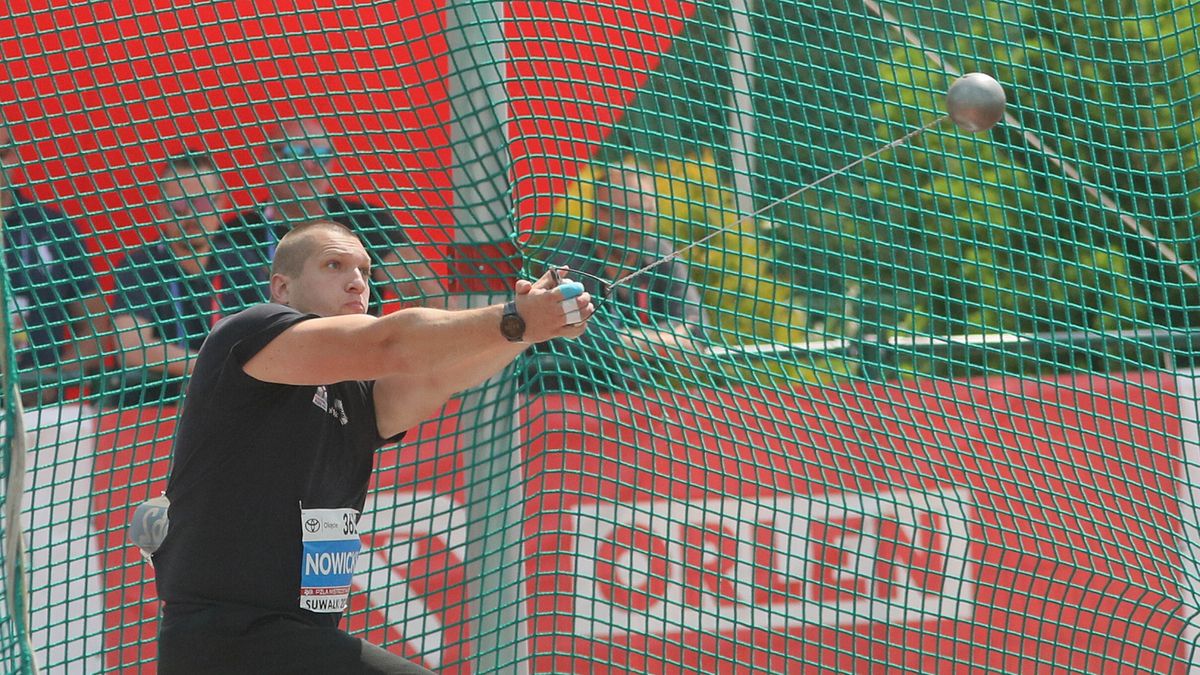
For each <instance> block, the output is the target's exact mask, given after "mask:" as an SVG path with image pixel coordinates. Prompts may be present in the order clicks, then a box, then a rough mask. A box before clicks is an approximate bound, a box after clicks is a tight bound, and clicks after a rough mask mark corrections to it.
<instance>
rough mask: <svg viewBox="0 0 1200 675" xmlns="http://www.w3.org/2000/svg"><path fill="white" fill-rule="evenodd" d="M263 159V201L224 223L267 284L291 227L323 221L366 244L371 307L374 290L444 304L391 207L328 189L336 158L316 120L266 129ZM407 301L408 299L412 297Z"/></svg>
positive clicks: (374, 302) (376, 303)
mask: <svg viewBox="0 0 1200 675" xmlns="http://www.w3.org/2000/svg"><path fill="white" fill-rule="evenodd" d="M263 161H264V164H265V169H264V172H263V173H264V177H265V179H266V181H267V188H268V191H269V197H268V201H267V203H265V204H263V205H261V206H259V207H257V208H255V209H252V210H250V211H245V212H242V213H239V214H237V215H236V216H234V217H233V218H231V219H230V220H229V221H228V222H227V223H226V225H225V227H226V231H227V232H228V234H229V237H230V239H231V240H232V241H233V242H234V243H235V244H236V245H238V246H241V247H247V248H249V249H252V250H256V251H258V255H259V257H260V258H261V260H262V263H263V265H262V272H261V280H262V282H263V283H264V284H265V283H266V280H267V271H266V270H267V268H268V267H269V265H270V261H271V260H272V258H273V257H274V255H275V246H276V245H277V244H278V242H279V239H280V238H281V237H283V235H284V234H286V233H287V232H288V230H290V229H291V228H292V227H295V226H296V225H299V224H301V223H305V222H310V221H314V220H322V219H324V220H332V221H334V222H336V223H339V224H341V225H344V226H346V227H348V228H350V229H351V230H352V231H354V232H355V233H357V234H358V235H359V236H360V237H361V238H362V239H363V241H364V242H365V243H366V246H367V251H368V253H369V254H370V255H371V266H372V268H373V272H372V276H373V278H374V280H375V282H376V284H374V285H372V301H371V305H372V307H373V308H374V309H376V310H377V309H378V307H379V305H380V300H381V298H380V297H378V295H377V294H376V292H375V291H376V289H377V288H383V289H386V290H387V291H389V292H391V293H392V294H394V295H395V296H396V297H398V298H400V299H402V300H404V299H405V298H406V295H409V294H411V293H414V292H416V293H419V294H420V296H419V297H418V300H419V302H417V303H415V304H420V305H423V306H439V305H441V306H444V305H445V290H444V289H443V288H442V285H441V282H440V281H438V279H437V277H436V276H434V275H433V274H432V273H431V272H430V270H429V267H428V265H427V264H426V263H425V261H424V260H423V259H421V256H420V253H419V251H417V250H416V249H415V248H414V247H412V246H411V242H410V241H409V239H408V237H407V236H406V235H405V233H404V230H403V227H402V226H401V225H400V223H399V221H397V220H396V218H395V216H393V215H392V213H391V212H390V211H388V210H387V209H383V208H379V207H376V206H372V205H369V204H366V203H364V202H361V201H357V200H354V199H349V198H346V197H342V196H338V195H335V194H333V179H332V176H333V172H334V170H335V169H336V167H337V162H338V156H337V152H336V151H335V150H334V147H333V144H332V143H331V142H330V140H329V132H328V131H327V130H326V129H325V127H324V125H323V124H322V123H321V122H320V120H317V119H313V118H304V119H297V120H289V121H287V122H283V123H281V124H280V125H278V126H277V127H275V128H274V129H272V130H271V131H270V132H269V133H268V134H267V145H266V149H265V153H264V156H263ZM263 290H264V295H263V296H262V297H261V298H259V299H260V300H262V301H266V300H267V297H266V296H265V285H264V287H263ZM409 300H410V304H412V303H411V300H412V298H411V297H410V298H409ZM372 313H376V312H372Z"/></svg>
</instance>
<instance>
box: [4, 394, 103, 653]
mask: <svg viewBox="0 0 1200 675" xmlns="http://www.w3.org/2000/svg"><path fill="white" fill-rule="evenodd" d="M24 418H25V430H26V436H27V444H28V458H27V461H26V474H27V475H26V479H25V494H24V496H23V498H22V500H21V515H22V519H23V521H24V522H23V523H22V526H23V528H24V530H25V532H26V533H27V535H28V539H27V543H28V544H27V545H28V552H29V556H28V568H27V570H28V573H27V579H28V586H29V607H30V632H31V641H32V644H33V648H34V652H35V657H36V659H37V663H38V665H39V667H40V668H41V669H42V672H47V673H67V672H69V673H72V674H74V673H99V672H102V671H103V670H104V661H103V655H102V652H103V648H104V644H103V635H104V572H103V565H102V563H101V550H102V549H101V543H100V541H99V540H98V538H97V537H96V536H94V533H93V531H92V512H91V503H92V466H93V460H94V457H95V452H96V413H95V410H94V409H92V408H89V407H86V406H81V405H75V404H67V405H60V406H49V407H45V408H33V409H30V410H27V411H25V416H24Z"/></svg>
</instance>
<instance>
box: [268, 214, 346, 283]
mask: <svg viewBox="0 0 1200 675" xmlns="http://www.w3.org/2000/svg"><path fill="white" fill-rule="evenodd" d="M328 232H333V233H336V234H341V235H344V236H347V237H350V238H352V239H355V240H357V239H358V236H357V235H355V234H354V233H353V232H351V231H350V229H349V228H347V227H346V226H345V225H342V224H340V223H335V222H333V221H332V220H317V221H313V222H311V223H303V224H301V225H297V226H296V227H294V228H292V230H291V231H290V232H288V233H287V234H285V235H283V238H282V239H280V240H279V246H278V247H276V249H275V259H274V260H272V261H271V274H282V275H283V276H285V277H293V278H294V277H298V276H300V272H301V271H302V270H303V269H304V263H305V262H307V261H308V259H309V258H310V257H312V254H313V252H315V251H316V250H317V246H318V245H319V244H320V243H321V237H319V236H318V235H320V234H324V233H328Z"/></svg>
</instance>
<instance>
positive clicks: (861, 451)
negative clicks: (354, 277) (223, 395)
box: [0, 0, 1200, 674]
mask: <svg viewBox="0 0 1200 675" xmlns="http://www.w3.org/2000/svg"><path fill="white" fill-rule="evenodd" d="M1198 21H1200V3H1197V2H1193V1H1191V0H1186V1H1185V0H1086V1H1085V0H1062V1H1061V2H1053V3H1047V2H1040V3H1039V2H1031V1H1027V0H970V1H967V2H962V1H957V2H956V1H952V0H898V1H889V2H883V1H877V0H728V1H726V0H721V1H720V2H716V3H712V2H706V1H700V2H697V1H693V0H632V1H631V2H609V1H608V0H596V1H593V0H582V1H580V0H562V1H550V2H533V1H524V0H512V1H510V2H499V1H497V2H480V1H476V0H447V1H446V2H434V1H430V0H420V1H418V2H414V3H384V2H367V1H358V2H341V3H294V2H276V3H271V4H270V5H267V4H263V3H221V2H215V3H208V2H195V3H173V2H136V3H132V4H129V3H126V4H124V5H122V4H121V3H61V2H44V1H35V2H16V3H12V4H11V5H10V6H8V7H6V9H5V10H4V11H2V12H0V62H2V64H3V71H4V72H5V73H6V74H7V76H6V77H5V78H4V79H3V81H0V117H2V120H3V126H2V127H0V160H2V162H3V170H2V171H0V195H3V197H2V199H0V212H2V214H3V223H4V224H3V229H4V236H3V255H2V256H0V259H2V260H3V264H4V270H3V271H4V274H3V275H0V278H3V280H4V281H3V285H2V287H0V289H2V291H3V297H4V301H5V307H6V309H7V311H6V312H5V314H4V316H5V324H4V327H5V330H4V335H5V340H4V341H3V354H2V355H0V356H2V358H0V364H2V365H3V372H4V375H5V377H4V380H3V388H2V389H0V400H2V401H3V403H4V405H3V410H4V413H3V420H4V432H3V438H4V446H3V448H2V449H0V451H2V453H3V454H2V457H0V459H2V461H0V479H2V480H0V500H2V501H3V504H2V506H3V509H2V510H0V530H2V533H3V541H4V546H3V548H2V549H0V552H2V558H0V562H2V563H3V564H2V565H0V597H2V598H3V599H4V602H3V603H0V670H3V671H4V672H35V671H45V672H70V673H76V672H88V673H91V672H101V671H104V672H109V671H112V672H155V671H156V655H157V642H156V637H157V632H158V626H159V613H160V611H161V602H160V600H159V598H158V592H157V589H156V585H155V576H154V568H153V566H152V565H151V564H150V562H149V560H148V558H147V556H146V555H145V554H144V553H143V551H142V550H140V549H139V548H138V547H137V546H135V545H134V544H133V543H131V541H130V532H131V530H130V526H131V525H133V526H134V528H135V530H137V528H139V527H140V528H141V529H140V530H137V531H138V532H141V534H143V535H144V534H145V532H146V529H147V528H149V529H151V530H153V529H154V527H164V526H165V527H168V528H169V525H164V523H162V522H161V521H153V522H151V521H149V520H146V521H145V522H139V518H142V517H143V516H144V514H143V513H141V512H137V511H135V509H137V507H138V506H139V505H141V504H143V503H144V502H146V501H147V500H149V499H151V498H155V497H157V496H160V495H161V494H162V493H163V491H164V490H165V488H166V483H167V476H168V474H169V472H170V470H171V468H172V452H171V451H172V443H173V441H174V438H175V431H176V424H177V421H178V420H179V416H180V414H181V411H182V409H183V401H184V399H185V396H186V392H187V387H188V383H189V381H190V379H189V378H190V377H191V373H192V369H193V368H194V367H195V365H196V359H197V355H198V353H199V352H200V349H201V345H202V344H203V343H204V339H205V337H206V336H207V335H208V334H209V332H210V331H211V330H212V328H213V326H215V325H217V324H218V322H219V321H221V320H223V319H225V318H227V317H230V316H232V315H234V314H236V313H238V312H240V311H242V310H243V309H245V308H247V307H250V306H252V305H254V304H257V303H261V302H268V301H270V300H271V298H272V297H273V295H272V293H273V292H277V291H278V289H276V288H275V287H274V286H273V285H272V278H273V277H272V275H271V268H270V265H271V260H272V258H273V255H274V251H275V248H276V246H277V244H278V241H279V238H280V237H282V236H283V235H284V234H285V233H286V232H287V231H289V230H290V229H291V228H292V227H295V226H296V225H298V224H300V223H303V222H308V221H311V220H317V219H325V220H334V221H336V222H339V223H342V224H344V225H346V226H347V227H349V228H350V229H351V230H353V231H354V232H355V233H356V234H357V235H359V237H360V239H361V240H362V242H363V244H364V247H365V249H366V250H367V251H368V253H369V257H370V258H371V262H372V268H371V270H370V272H369V276H370V284H371V292H370V299H369V303H368V304H369V306H368V307H365V308H363V309H364V310H365V311H367V312H369V313H371V314H375V315H380V316H390V315H392V314H395V313H397V312H409V313H410V314H412V315H414V316H416V315H420V316H424V317H426V318H429V317H433V316H434V315H433V314H430V313H429V312H431V311H448V312H462V311H464V310H465V309H467V308H471V307H482V306H490V305H495V304H499V303H504V302H506V301H507V300H508V299H509V298H510V297H511V296H512V295H513V293H514V283H515V282H516V281H517V280H518V279H529V280H538V279H542V281H541V282H539V286H538V287H537V288H536V289H535V290H534V291H533V292H535V293H541V292H544V290H543V287H549V286H550V285H552V284H553V283H554V282H553V281H552V280H551V279H552V277H553V275H554V274H555V273H556V272H555V271H556V270H560V269H561V267H564V266H565V267H566V268H567V269H568V271H567V272H566V276H567V277H568V278H569V280H573V281H577V282H579V283H581V284H582V285H583V286H584V288H585V289H586V290H587V291H588V292H589V293H591V294H592V297H593V303H594V306H595V308H596V313H595V315H594V316H593V317H592V318H591V319H590V320H589V321H588V322H587V324H586V325H584V326H582V327H578V328H575V329H573V330H574V331H575V332H577V333H580V335H579V336H578V337H577V338H575V339H567V338H556V339H553V340H550V341H547V342H542V343H538V344H531V345H529V347H528V348H527V349H526V351H525V352H524V353H522V354H521V355H520V356H518V357H517V358H516V359H515V360H514V361H512V363H511V364H509V365H507V366H505V367H504V368H503V370H501V371H499V372H497V373H496V374H495V375H494V376H492V377H490V379H487V381H486V382H485V383H483V384H481V385H478V386H473V387H470V388H468V389H466V390H465V391H463V392H461V393H460V394H458V395H455V396H454V397H452V398H451V399H450V400H449V401H448V402H447V403H446V404H445V405H444V407H442V408H440V409H439V411H438V412H436V413H435V414H434V415H433V416H432V417H431V418H429V419H428V420H427V421H425V422H423V423H421V424H419V425H418V426H416V427H415V428H412V429H410V430H409V432H408V433H407V435H406V436H405V437H404V438H403V440H401V441H400V442H398V443H392V444H389V445H386V446H384V447H383V448H382V449H380V450H379V451H378V452H377V453H376V455H375V457H374V467H373V471H372V474H371V479H370V485H369V489H368V491H367V494H366V498H365V504H364V505H363V508H362V510H361V511H362V518H361V521H360V522H359V523H358V531H359V533H360V535H359V536H360V539H361V542H362V549H361V553H359V554H358V555H357V557H354V558H353V559H352V560H351V564H352V566H353V569H352V570H349V569H346V570H341V571H343V572H346V578H347V579H352V580H351V581H348V582H347V583H349V584H350V585H351V590H350V592H349V595H348V600H347V601H346V602H347V607H346V611H345V616H344V617H343V618H342V621H341V627H342V628H343V629H344V630H346V631H348V632H349V633H350V634H351V635H353V636H356V637H361V638H363V639H365V640H368V641H370V642H373V643H375V644H378V645H381V646H383V647H384V648H386V649H388V650H390V651H392V652H394V653H395V654H398V655H401V656H403V657H406V658H408V659H409V660H411V661H413V662H415V663H418V664H421V665H423V666H424V667H425V668H427V669H430V670H432V671H434V672H438V673H446V674H453V673H459V674H466V673H514V672H515V673H547V674H549V673H655V674H670V673H771V674H775V673H801V672H804V673H810V672H811V673H817V672H863V673H865V672H889V673H890V672H914V673H947V672H971V673H976V672H979V673H983V672H996V673H1029V672H1047V673H1049V672H1086V673H1102V672H1103V673H1113V672H1121V673H1133V672H1145V673H1166V672H1173V673H1183V672H1191V670H1192V669H1194V668H1195V664H1196V663H1197V661H1196V660H1195V659H1194V658H1193V656H1192V650H1193V644H1194V642H1195V640H1196V630H1195V627H1194V626H1195V621H1196V615H1197V609H1198V605H1197V599H1196V597H1195V595H1194V593H1193V591H1194V589H1196V588H1198V587H1200V567H1198V566H1197V549H1196V546H1197V545H1200V529H1198V527H1197V526H1198V521H1197V503H1196V499H1197V496H1198V495H1200V492H1198V490H1197V486H1200V445H1198V444H1200V433H1198V426H1197V425H1198V423H1200V412H1198V405H1197V386H1198V383H1200V374H1198V373H1197V371H1196V370H1194V367H1195V364H1194V355H1195V354H1196V352H1197V345H1198V344H1200V339H1198V338H1200V332H1198V330H1200V283H1197V282H1198V278H1197V266H1198V262H1197V253H1198V252H1197V248H1198V244H1197V239H1198V233H1200V231H1198V229H1197V222H1198V220H1197V219H1198V218H1200V190H1198V188H1197V186H1198V185H1200V173H1198V171H1200V170H1198V169H1197V165H1198V162H1197V159H1198V158H1197V151H1198V144H1197V136H1198V134H1200V124H1198V122H1197V114H1196V110H1197V107H1196V106H1197V101H1198V100H1200V79H1198V78H1200V48H1198V46H1197V41H1198V39H1200V33H1198V31H1197V22H1198ZM967 73H984V74H986V75H988V76H990V77H991V78H994V80H995V81H996V82H998V83H999V85H1000V86H1001V87H1003V90H1004V94H1005V96H1006V98H1005V100H1006V106H1005V107H1003V108H997V107H996V106H995V103H996V101H995V100H994V99H987V98H986V96H985V94H986V93H987V92H986V91H984V90H982V89H979V90H971V91H970V92H969V93H971V94H972V95H977V96H975V98H968V99H967V100H966V102H965V103H962V106H963V108H962V109H961V110H959V111H957V112H961V113H963V114H966V115H968V116H969V115H983V114H988V113H994V114H995V117H996V119H995V120H992V121H995V124H994V125H992V121H989V122H988V123H987V124H984V125H983V126H984V127H985V128H982V129H980V130H978V131H975V132H972V131H970V130H967V129H966V128H964V126H962V125H961V124H959V123H958V122H959V121H960V120H959V118H958V117H957V116H956V117H955V118H953V119H951V118H950V117H949V116H948V115H947V113H948V112H953V111H949V110H948V108H947V105H948V104H947V96H946V95H947V92H948V90H949V88H950V87H951V85H952V84H954V83H956V82H958V81H959V79H960V77H962V76H963V75H964V74H967ZM978 81H979V80H976V82H978ZM960 91H965V90H960ZM989 106H991V107H990V108H989ZM276 271H278V270H276ZM274 297H275V298H276V300H279V297H278V296H277V295H276V296H274ZM487 339H490V340H492V341H494V343H495V344H497V345H498V344H500V343H502V341H503V338H502V337H501V331H500V327H499V326H497V328H496V331H495V334H494V335H491V336H490V338H486V339H485V338H481V340H483V341H486V340H487ZM481 344H483V343H482V342H481ZM489 344H491V343H489ZM414 349H415V350H416V351H415V352H414V353H417V354H429V355H437V354H443V353H444V352H445V349H446V346H445V345H444V344H435V343H430V344H422V345H420V346H419V347H416V348H414ZM421 350H425V351H421ZM341 356H342V357H344V355H341ZM459 356H460V359H459V361H458V362H456V365H455V366H453V367H451V368H448V369H447V370H446V371H445V372H444V373H430V372H428V368H427V367H426V364H425V363H417V362H415V363H410V364H409V365H408V366H406V367H408V368H410V369H411V372H409V371H406V372H405V374H408V375H412V376H413V378H414V381H426V382H434V381H438V377H439V376H440V377H443V378H446V379H447V380H449V381H458V380H453V379H452V378H456V377H457V378H461V377H462V376H461V375H460V374H455V373H458V370H459V369H460V368H461V369H467V368H469V367H470V366H469V364H470V363H474V362H475V361H472V359H473V357H475V356H476V355H475V354H471V353H464V354H461V355H459ZM314 358H316V357H314ZM435 361H438V359H436V358H434V357H433V356H430V358H429V359H427V362H429V363H432V362H435ZM461 364H468V365H461ZM388 374H393V373H391V372H380V373H379V376H380V377H383V376H385V375H388ZM328 384H330V385H332V384H334V383H332V382H331V383H328ZM312 388H313V389H314V396H313V401H314V404H316V407H315V408H314V410H315V412H314V413H313V414H316V415H326V416H330V417H331V419H332V420H333V422H330V423H331V424H332V423H334V422H335V421H336V420H337V419H338V417H339V415H341V416H344V411H341V409H340V407H335V406H334V405H333V403H331V402H329V401H327V400H326V398H325V393H324V392H325V387H324V386H319V387H318V386H315V385H314V386H313V387H312ZM198 398H199V397H197V398H196V399H188V405H189V406H192V405H195V406H206V405H211V404H214V402H213V401H206V400H198ZM264 403H265V402H264ZM339 406H340V404H339ZM268 409H269V407H268V406H266V405H264V408H263V410H264V411H266V410H268ZM250 412H251V413H252V414H253V410H251V411H250ZM263 414H267V413H265V412H264V413H263ZM327 421H328V420H327ZM253 445H254V444H253V443H251V442H247V443H246V444H245V447H239V449H238V452H244V453H250V454H253V453H254V452H255V450H256V448H255V447H252V446H253ZM1193 475H1195V476H1197V485H1193V481H1192V480H1191V479H1192V476H1193ZM230 478H231V479H233V478H236V477H233V476H231V477H230ZM270 488H271V486H265V485H264V486H262V489H263V490H267V489H270ZM245 498H246V505H247V506H246V508H247V511H246V514H245V517H246V518H247V519H253V518H255V517H256V514H255V512H254V510H253V505H254V504H255V503H256V495H255V494H247V495H245ZM297 515H298V516H299V513H298V514H297ZM300 523H301V521H300V519H299V518H297V520H296V526H297V533H296V536H300V535H299V529H300V527H301V524H300ZM236 527H237V524H236V523H230V528H236ZM168 531H169V530H168ZM135 534H136V533H135ZM281 555H286V553H283V554H281ZM331 561H332V562H331ZM343 562H344V561H343ZM202 563H203V564H206V565H212V566H214V567H215V568H216V569H221V570H223V571H224V573H227V574H229V575H230V576H231V577H236V576H238V575H243V574H252V573H253V570H252V569H248V568H246V567H244V566H243V565H242V564H241V563H242V561H241V560H238V559H228V558H225V559H221V557H218V556H214V558H213V559H211V560H205V561H202ZM338 564H339V563H338V562H337V560H335V559H333V558H330V559H329V560H326V559H321V558H319V557H313V558H312V559H309V558H308V557H305V558H304V560H303V561H302V560H301V558H300V557H297V559H296V565H297V566H298V567H299V566H301V565H307V566H310V567H312V569H313V570H316V572H314V573H317V572H320V573H322V574H328V573H330V570H329V569H326V568H323V567H322V566H323V565H324V566H325V567H328V566H329V565H334V566H336V565H338ZM306 569H307V568H306ZM309 571H312V570H309ZM351 573H352V574H351ZM304 574H308V572H307V571H306V572H304ZM273 582H274V580H263V583H273ZM202 657H203V655H202V654H197V655H196V658H197V659H198V660H199V659H201V658H202Z"/></svg>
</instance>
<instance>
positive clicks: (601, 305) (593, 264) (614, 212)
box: [534, 164, 704, 389]
mask: <svg viewBox="0 0 1200 675" xmlns="http://www.w3.org/2000/svg"><path fill="white" fill-rule="evenodd" d="M656 199H657V198H656V191H655V187H654V179H653V177H652V176H650V175H648V174H647V173H645V172H644V171H643V170H642V169H640V168H639V167H637V166H635V165H630V164H625V165H621V166H619V167H617V168H616V169H613V170H611V171H609V172H608V173H607V174H606V175H605V176H603V177H602V178H601V179H600V180H599V182H598V183H597V185H596V199H595V217H594V226H593V230H592V233H591V237H590V238H581V237H561V238H559V239H558V240H556V241H554V242H552V243H551V244H550V248H551V249H552V250H550V251H548V252H545V253H542V254H535V256H534V258H535V259H538V262H539V263H544V264H546V265H552V266H567V267H569V268H570V269H571V274H572V276H573V277H575V278H577V279H578V280H579V281H580V282H581V283H583V285H584V287H585V288H586V289H587V290H588V292H589V293H591V294H592V296H593V297H596V298H602V297H604V289H605V287H606V286H607V284H611V283H612V282H614V281H616V280H617V279H619V278H621V277H623V276H625V275H627V274H630V273H632V272H634V271H636V270H638V269H641V268H642V267H644V266H646V265H649V264H651V263H653V262H656V261H658V260H661V259H662V258H663V257H664V256H667V255H669V254H670V253H671V252H672V248H671V246H670V245H669V244H668V243H667V242H665V241H663V240H662V239H661V238H660V237H659V236H658V234H657V229H658V228H657V224H656V222H655V218H656V216H657V212H658V210H657V207H656ZM702 323H703V322H702V311H701V307H700V294H699V292H698V291H697V290H696V289H695V287H693V286H692V285H691V282H690V279H689V277H688V269H687V264H686V263H684V262H683V261H682V260H680V259H674V260H671V261H669V262H666V263H663V264H661V265H658V266H657V267H654V268H653V269H651V270H649V271H647V272H645V273H644V274H641V275H639V276H637V277H636V278H634V279H632V280H630V281H629V282H627V283H623V284H622V285H620V286H618V287H616V288H615V289H613V290H612V292H611V293H610V294H609V295H608V297H607V298H606V299H605V300H604V301H603V302H598V303H597V310H596V316H595V318H593V319H592V322H591V324H592V325H591V328H590V329H589V330H588V332H587V333H586V334H585V335H584V336H583V338H581V339H580V340H577V341H574V342H570V343H568V342H564V341H562V340H554V341H552V342H550V343H547V344H545V345H539V346H538V348H537V350H538V351H539V353H540V356H539V357H538V358H537V359H535V368H536V369H537V370H539V371H541V372H540V374H541V375H542V376H543V377H544V378H545V380H544V381H543V382H542V386H544V387H545V386H549V387H555V388H557V387H560V386H568V387H571V388H580V387H582V388H584V389H587V388H590V387H591V386H592V385H593V384H595V385H598V386H601V387H604V388H607V387H614V386H620V385H621V384H623V383H625V382H627V381H628V380H629V379H630V378H631V377H634V376H636V375H637V374H638V371H639V366H641V367H644V366H648V365H651V363H653V362H655V361H660V362H664V363H667V362H673V363H688V362H692V361H695V360H696V359H697V357H698V356H699V355H701V354H702V353H703V350H704V347H703V343H702V341H701V340H700V338H701V337H702V334H703V331H702V328H701V326H702ZM556 380H563V381H560V382H559V384H554V381H556ZM572 382H573V384H572Z"/></svg>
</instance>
